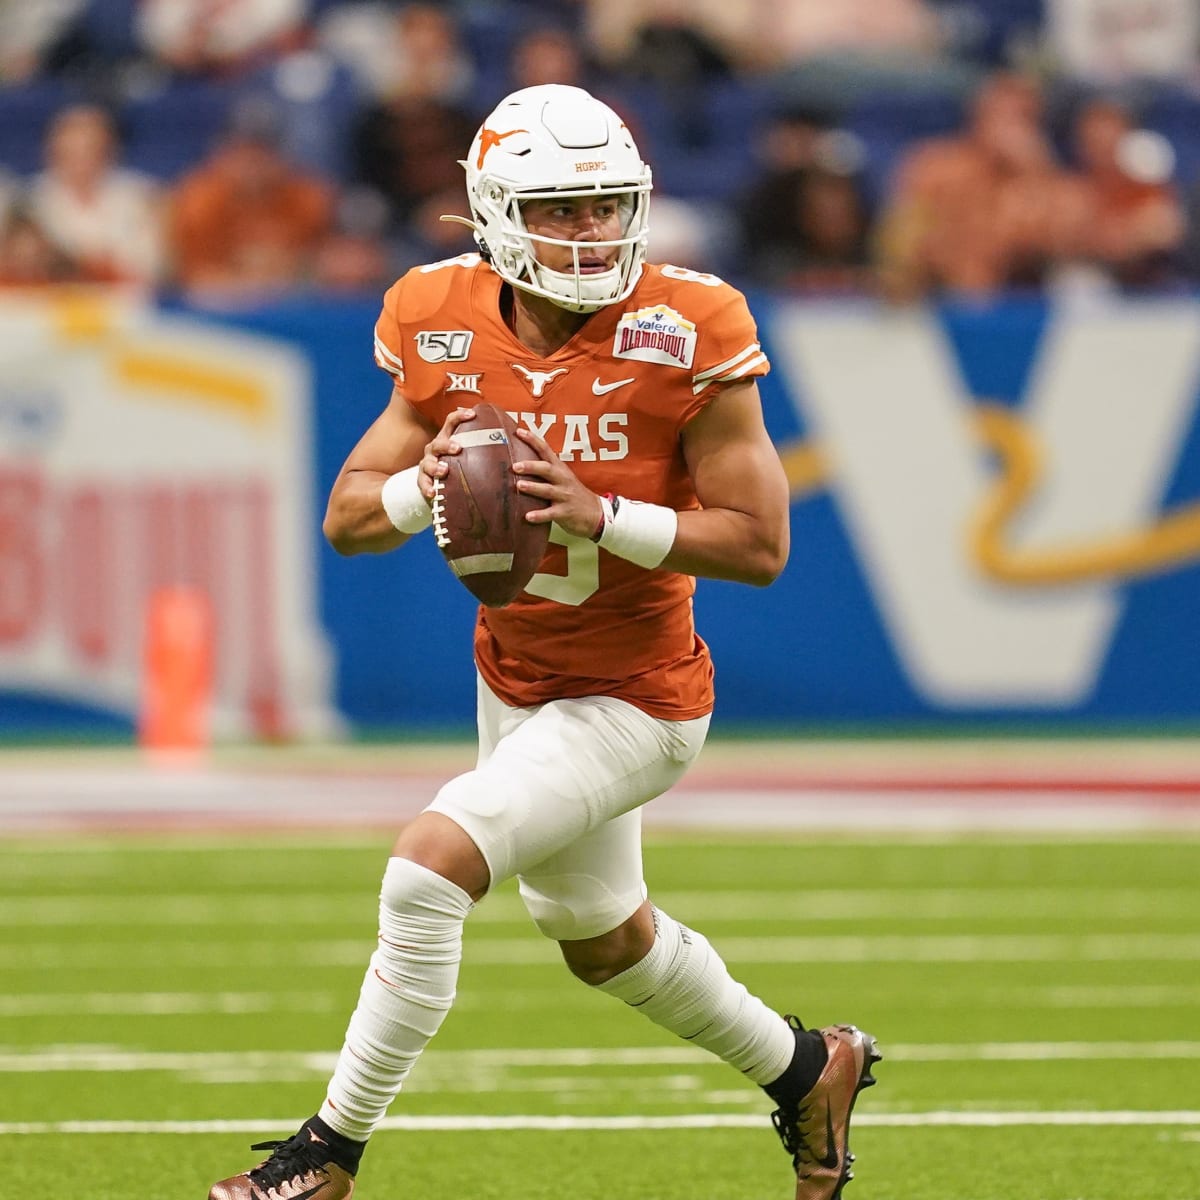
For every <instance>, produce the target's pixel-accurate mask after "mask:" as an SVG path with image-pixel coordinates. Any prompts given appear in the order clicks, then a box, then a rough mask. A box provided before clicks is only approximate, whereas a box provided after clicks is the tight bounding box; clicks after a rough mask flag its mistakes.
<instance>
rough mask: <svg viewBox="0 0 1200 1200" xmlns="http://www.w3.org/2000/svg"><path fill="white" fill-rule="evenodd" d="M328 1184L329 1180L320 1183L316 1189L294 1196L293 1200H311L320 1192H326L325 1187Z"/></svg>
mask: <svg viewBox="0 0 1200 1200" xmlns="http://www.w3.org/2000/svg"><path fill="white" fill-rule="evenodd" d="M328 1182H329V1180H328V1179H324V1180H322V1181H321V1182H320V1183H318V1184H317V1186H316V1187H315V1188H309V1189H308V1191H307V1192H300V1193H299V1194H298V1195H296V1196H293V1197H292V1200H311V1197H313V1196H315V1195H316V1194H317V1193H318V1192H320V1191H323V1190H324V1188H325V1185H326V1184H327V1183H328Z"/></svg>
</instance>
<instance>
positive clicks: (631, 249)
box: [462, 83, 651, 313]
mask: <svg viewBox="0 0 1200 1200" xmlns="http://www.w3.org/2000/svg"><path fill="white" fill-rule="evenodd" d="M462 165H463V166H464V167H465V168H466V172H467V196H468V199H469V201H470V205H471V215H472V217H473V218H474V221H473V222H472V224H473V228H474V230H475V240H476V241H477V242H478V243H479V248H480V251H481V253H482V254H483V255H484V257H485V258H486V259H488V261H489V262H490V263H491V264H492V267H493V268H494V269H495V270H496V272H497V273H498V274H499V275H500V276H501V277H502V278H503V279H505V280H506V281H507V282H508V283H510V284H512V286H513V287H518V288H521V289H523V290H524V291H526V292H531V293H533V294H534V295H535V296H544V297H545V298H546V299H548V300H553V301H554V303H555V304H560V305H562V307H563V308H567V309H570V310H571V311H572V312H581V313H589V312H595V311H596V310H597V309H598V308H603V307H604V306H605V305H606V304H617V303H619V302H620V301H622V300H624V299H625V298H626V297H627V296H628V295H629V293H630V292H632V291H633V289H634V287H635V285H636V284H637V281H638V278H639V276H640V275H641V272H642V263H643V261H644V260H645V257H646V235H647V232H648V227H647V223H646V217H647V210H648V207H649V200H650V186H651V185H650V168H649V167H648V166H647V165H646V164H645V163H644V162H643V161H642V157H641V155H640V154H639V153H638V149H637V147H636V146H635V145H634V143H633V138H632V136H631V135H630V133H629V130H628V129H626V127H625V125H624V123H623V122H622V120H621V118H620V117H619V116H617V114H616V113H615V112H613V110H612V109H611V108H609V107H608V105H607V104H603V103H601V102H600V101H599V100H597V99H596V98H595V97H594V96H592V95H591V94H590V93H589V92H585V91H584V90H583V89H582V88H577V87H567V86H566V85H564V84H558V83H547V84H541V85H539V86H538V87H529V88H523V89H522V90H521V91H519V92H513V93H512V95H510V96H508V97H506V98H505V99H504V100H502V101H501V102H500V104H499V105H498V106H497V107H496V109H495V110H494V111H493V112H492V114H491V115H490V116H489V117H488V118H487V120H486V121H484V123H483V125H482V126H481V127H480V129H479V132H478V133H477V134H476V135H475V140H474V141H473V142H472V143H471V150H470V153H469V156H468V158H467V159H466V161H465V162H463V164H462ZM596 195H608V196H614V197H617V198H618V203H619V209H620V212H621V217H622V223H621V228H622V235H623V236H622V237H621V238H620V239H619V240H617V241H612V242H575V241H561V240H559V239H557V238H549V237H540V236H537V235H535V234H531V233H530V232H529V231H528V230H527V229H526V228H525V222H524V219H523V218H522V216H521V204H522V202H523V201H525V200H533V199H546V198H549V197H561V198H568V197H575V196H596ZM535 243H541V244H545V245H556V246H570V247H572V249H573V254H574V262H575V269H574V270H573V271H569V272H564V271H552V270H550V269H549V268H548V267H545V266H543V265H542V264H541V263H539V262H538V261H537V256H536V254H535V249H536V246H535ZM611 246H616V247H618V254H617V259H616V262H615V263H614V265H613V267H612V268H611V269H610V270H608V271H604V272H600V273H597V274H592V275H587V274H581V273H580V271H579V256H580V253H581V251H582V252H583V253H585V254H586V253H589V252H592V251H594V250H595V249H596V248H597V247H604V248H607V247H611Z"/></svg>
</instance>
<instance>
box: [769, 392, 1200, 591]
mask: <svg viewBox="0 0 1200 1200" xmlns="http://www.w3.org/2000/svg"><path fill="white" fill-rule="evenodd" d="M975 432H976V434H977V435H978V437H979V438H980V440H981V441H982V442H983V444H984V445H985V446H986V447H987V448H988V449H989V450H990V451H991V452H992V453H993V454H995V456H996V458H997V461H998V462H999V466H1000V470H999V473H998V475H997V478H996V482H995V485H994V486H993V487H992V489H991V491H990V492H989V493H988V494H987V495H986V496H985V497H984V499H983V501H982V502H981V504H980V505H979V508H978V509H977V510H976V512H975V513H974V514H973V515H972V517H971V518H970V521H969V523H968V527H967V539H966V545H967V549H968V550H969V552H970V554H971V556H972V559H973V560H974V562H975V563H976V565H977V566H978V567H979V568H980V570H981V571H982V572H983V573H984V574H985V575H987V576H988V577H989V578H990V579H994V580H997V581H998V582H1001V583H1008V584H1012V585H1014V586H1018V587H1040V586H1047V585H1053V584H1065V583H1082V582H1086V581H1089V580H1098V579H1108V580H1132V579H1141V578H1144V577H1145V576H1147V575H1154V574H1160V573H1162V572H1164V571H1169V570H1171V569H1173V568H1177V567H1182V566H1187V565H1190V564H1191V563H1193V562H1197V561H1200V502H1195V503H1191V504H1186V505H1182V506H1180V507H1179V508H1176V509H1175V510H1173V511H1172V512H1169V513H1165V514H1163V515H1162V516H1161V517H1160V518H1159V519H1158V520H1157V521H1156V522H1155V523H1154V524H1153V525H1149V526H1147V527H1146V528H1143V529H1132V530H1127V531H1124V532H1119V533H1114V534H1113V535H1112V536H1111V537H1108V538H1103V539H1099V538H1097V539H1095V540H1093V541H1088V542H1075V543H1064V544H1062V545H1057V546H1042V547H1037V548H1032V549H1030V548H1024V549H1018V548H1016V547H1014V546H1011V545H1009V543H1008V540H1007V536H1006V534H1007V530H1008V528H1009V527H1010V526H1011V524H1012V523H1013V522H1014V521H1015V520H1016V518H1017V517H1018V516H1019V515H1020V513H1021V510H1022V509H1023V508H1024V507H1025V505H1026V504H1027V503H1028V501H1029V500H1030V499H1031V498H1032V497H1033V495H1034V493H1035V492H1036V490H1037V487H1038V484H1039V483H1040V482H1041V480H1042V477H1043V474H1044V470H1045V464H1044V461H1043V455H1042V452H1041V447H1040V446H1039V445H1038V443H1037V439H1036V438H1035V437H1034V435H1033V434H1032V433H1031V432H1030V430H1029V428H1028V427H1027V426H1026V425H1025V424H1024V423H1023V422H1022V421H1021V419H1020V418H1019V417H1018V416H1017V415H1016V414H1015V413H1013V412H1012V411H1011V410H1010V409H1008V408H1005V407H1003V406H1002V405H998V404H983V405H980V406H979V407H978V408H977V409H976V413H975ZM780 458H781V459H782V461H783V467H784V470H785V472H786V473H787V478H788V484H789V486H790V488H791V494H792V499H793V500H805V499H808V498H809V497H811V496H813V495H815V494H816V493H817V492H818V491H819V490H820V489H821V488H823V487H824V486H826V485H827V484H828V482H829V480H830V478H831V477H832V475H833V473H834V472H835V471H836V469H837V467H836V464H835V463H832V462H831V461H830V460H829V458H828V457H827V456H826V455H825V453H824V452H823V451H822V449H821V447H820V446H818V445H815V444H813V443H812V442H807V441H801V442H794V443H792V444H791V445H788V446H784V447H783V448H782V449H781V451H780Z"/></svg>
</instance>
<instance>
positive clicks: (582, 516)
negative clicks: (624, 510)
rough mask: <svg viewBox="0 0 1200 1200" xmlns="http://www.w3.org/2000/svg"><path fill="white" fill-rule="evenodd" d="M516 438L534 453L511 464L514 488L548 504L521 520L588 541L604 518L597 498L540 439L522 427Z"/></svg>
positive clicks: (543, 440) (531, 431)
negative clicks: (550, 525) (550, 523)
mask: <svg viewBox="0 0 1200 1200" xmlns="http://www.w3.org/2000/svg"><path fill="white" fill-rule="evenodd" d="M517 436H518V437H519V438H520V439H521V440H522V441H523V442H525V443H526V445H528V446H530V447H531V448H532V450H533V451H534V454H531V455H530V457H529V458H528V459H524V460H522V461H520V462H514V463H513V471H514V473H515V474H516V475H517V477H518V478H517V488H518V489H519V490H520V491H522V492H524V493H525V494H526V495H529V496H538V497H540V498H541V499H543V500H546V501H548V502H549V503H548V505H547V507H546V508H539V509H535V510H534V511H533V512H531V513H529V514H528V515H527V516H526V518H525V519H526V520H527V521H528V522H529V523H530V524H543V523H545V522H547V521H553V522H554V523H555V524H556V525H557V526H558V527H559V528H560V529H562V530H563V531H564V532H565V533H570V534H573V535H574V536H575V537H584V538H590V537H591V536H592V535H593V534H594V533H595V532H596V529H597V527H598V526H599V524H600V521H601V520H602V519H603V516H604V510H603V508H602V506H601V504H600V497H599V496H597V495H596V493H595V492H593V491H592V490H591V489H590V488H586V487H584V485H583V484H582V483H580V482H579V479H578V477H577V476H576V475H575V472H574V471H572V470H571V468H570V467H568V466H567V464H566V463H564V462H563V461H562V459H560V458H559V457H558V455H557V454H555V453H554V451H553V450H551V449H550V447H549V446H548V445H547V444H546V441H545V439H544V438H542V437H539V436H538V434H536V433H534V432H533V430H531V429H526V428H524V427H522V428H520V429H518V430H517ZM537 455H540V456H541V457H540V458H539V457H536V456H537Z"/></svg>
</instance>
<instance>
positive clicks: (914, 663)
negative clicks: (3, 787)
mask: <svg viewBox="0 0 1200 1200" xmlns="http://www.w3.org/2000/svg"><path fill="white" fill-rule="evenodd" d="M750 301H751V305H752V308H753V311H754V312H755V314H756V316H757V319H758V325H759V333H760V336H761V338H762V342H763V346H764V348H765V349H766V351H767V353H768V354H769V355H770V358H771V362H772V364H773V370H772V372H771V374H770V375H768V376H767V377H766V378H765V379H764V380H763V381H762V383H761V387H760V390H761V393H762V397H763V406H764V412H765V415H766V420H767V426H768V429H769V431H770V433H771V436H772V437H773V439H774V440H775V442H776V444H777V446H778V447H779V450H780V454H781V456H782V458H783V462H784V466H785V469H786V471H787V474H788V478H789V481H790V483H791V489H792V501H793V503H792V553H791V559H790V561H789V563H788V566H787V568H786V570H785V571H784V573H783V575H782V576H781V577H780V578H779V579H778V580H777V581H776V582H775V583H774V584H773V585H772V586H771V587H769V588H765V589H753V588H748V587H745V586H742V585H737V584H729V583H721V582H716V581H711V580H702V581H700V584H699V587H698V589H697V594H696V599H695V607H696V623H697V626H698V628H699V630H700V632H701V634H702V636H703V637H704V638H705V640H706V641H708V642H709V644H710V645H711V646H712V649H713V655H714V659H715V662H716V669H717V718H718V721H719V723H720V725H721V726H722V727H724V728H736V727H737V726H739V725H741V726H742V727H751V728H759V729H762V728H766V727H769V726H770V725H771V724H772V723H774V724H776V725H777V726H778V727H780V728H786V727H789V726H792V727H796V726H806V727H820V726H823V725H831V726H836V725H842V726H852V727H854V728H869V727H872V726H886V725H888V724H908V725H920V724H926V725H928V726H930V727H936V728H937V729H939V730H942V729H947V728H954V727H959V728H970V729H982V728H988V727H994V728H999V727H1003V728H1012V727H1013V726H1014V724H1019V725H1020V726H1021V728H1023V729H1031V728H1041V727H1045V728H1047V729H1050V730H1054V729H1068V728H1069V729H1070V730H1072V731H1075V730H1089V729H1090V730H1095V731H1104V730H1106V729H1112V728H1114V727H1115V725H1117V724H1120V725H1121V726H1123V727H1126V728H1127V727H1129V726H1136V727H1139V728H1143V729H1147V730H1159V729H1164V728H1167V727H1169V726H1172V725H1174V726H1175V727H1178V728H1188V729H1191V728H1195V727H1196V725H1197V722H1200V638H1198V637H1196V635H1195V628H1196V623H1197V613H1198V612H1200V302H1197V300H1195V299H1193V298H1189V297H1176V298H1172V299H1169V300H1148V299H1138V300H1134V299H1120V298H1112V297H1099V296H1097V297H1090V298H1087V299H1086V300H1081V299H1078V298H1075V299H1072V300H1071V301H1070V302H1068V301H1066V300H1057V301H1046V300H1043V299H1036V298H1030V299H1011V298H1010V299H1006V300H998V301H994V302H988V303H979V304H975V305H967V304H963V305H943V306H931V307H923V308H915V309H910V310H903V311H901V310H892V309H886V308H882V307H880V306H878V305H874V304H870V303H866V302H850V301H846V302H821V301H816V300H803V301H800V300H794V299H787V298H784V297H782V296H779V295H771V294H766V293H760V294H753V293H752V294H751V295H750ZM377 315H378V301H377V300H376V299H374V298H371V297H366V298H363V299H362V300H358V301H349V300H346V301H338V302H334V301H330V300H322V299H318V298H305V297H293V298H289V299H288V300H287V301H286V302H281V303H279V304H276V305H271V306H263V307H261V308H255V309H246V310H243V311H240V312H236V313H226V314H222V315H221V316H219V317H218V316H217V315H216V314H214V313H211V312H209V313H202V312H189V311H186V310H184V311H178V312H167V311H162V310H155V309H149V308H140V307H137V306H136V305H124V306H123V305H121V304H120V303H119V302H117V301H113V300H110V301H108V302H105V303H99V302H98V301H96V300H88V299H87V298H78V299H76V300H74V301H70V300H65V299H61V300H58V301H49V300H46V301H37V302H31V301H29V300H24V299H22V300H21V301H19V302H18V301H16V300H8V301H0V364H2V366H0V731H2V730H4V729H5V728H6V727H7V726H12V725H16V726H19V725H20V724H21V722H22V720H23V719H24V720H25V722H26V724H27V725H28V724H29V723H30V721H32V720H33V717H36V720H37V722H40V724H41V725H42V726H43V727H45V726H47V725H49V726H54V725H55V723H57V722H60V721H65V720H66V719H67V717H68V715H69V714H68V712H67V706H71V705H73V706H75V708H74V716H75V718H78V719H82V718H81V717H80V714H82V713H85V712H87V711H92V712H98V713H107V714H113V713H115V714H118V715H120V716H122V717H123V718H124V719H125V720H126V721H127V722H131V721H133V720H134V718H135V717H136V715H137V710H136V706H137V703H138V695H139V686H140V672H141V666H142V659H141V655H142V638H143V632H144V628H145V625H146V617H147V605H148V597H150V596H152V595H154V594H157V593H159V592H161V591H162V589H163V588H166V587H170V586H172V585H181V586H184V587H192V586H200V587H202V588H203V589H204V590H205V593H206V594H207V595H208V596H209V599H210V607H211V612H212V623H213V627H214V633H215V645H214V655H213V682H214V687H215V694H216V698H217V709H218V711H217V712H216V713H214V721H213V733H214V734H215V735H216V736H221V735H222V734H225V733H232V734H234V735H237V734H255V733H257V734H260V735H261V734H265V735H274V734H284V735H286V734H288V733H321V732H325V731H328V730H331V729H334V728H335V727H336V723H337V721H338V720H339V719H341V718H345V719H346V720H348V721H349V722H351V723H353V724H354V725H355V726H356V727H358V728H369V727H374V728H377V729H381V730H389V729H397V730H414V731H422V730H423V731H426V732H436V731H439V730H443V729H447V728H451V727H453V728H455V729H459V730H465V729H467V728H468V727H469V725H470V723H471V721H472V718H473V713H474V706H475V677H474V671H473V667H472V663H471V626H472V620H473V616H474V611H475V606H474V604H473V602H472V600H471V597H470V596H469V595H468V594H467V592H466V590H465V589H464V588H463V587H462V586H461V585H460V584H459V583H458V582H457V581H456V580H455V579H454V577H453V576H452V575H451V573H450V572H449V571H448V570H447V569H446V565H445V563H444V561H443V560H442V558H441V556H440V554H439V553H438V552H437V549H436V547H435V545H434V543H433V539H432V538H431V537H419V538H415V539H414V540H413V542H412V544H411V545H408V546H405V547H404V548H403V549H402V550H401V551H399V552H398V553H395V554H384V555H363V556H359V557H356V558H351V559H344V558H339V557H338V556H337V555H335V554H334V553H333V551H332V550H330V549H329V548H328V547H327V546H326V545H325V544H324V540H323V539H322V537H321V529H320V521H321V509H322V507H323V501H324V493H325V489H326V488H327V487H328V486H329V483H330V482H331V481H332V479H333V478H334V477H335V475H336V473H337V471H338V469H339V467H340V466H341V464H342V462H343V461H344V459H345V457H346V454H347V453H348V452H349V450H350V448H351V447H352V446H353V445H354V443H355V442H356V440H357V439H358V437H359V436H360V435H361V433H362V431H363V430H364V429H366V428H367V426H368V425H370V424H371V422H372V421H373V420H374V419H375V418H376V417H377V416H378V415H379V413H380V412H381V411H382V410H383V408H384V407H385V405H386V404H387V400H388V396H389V394H390V390H391V385H390V380H389V379H388V378H387V377H386V376H385V375H384V374H383V372H381V371H380V370H379V369H378V368H377V367H376V366H375V364H374V358H373V353H372V330H373V326H374V322H375V318H376V316H377ZM327 646H328V647H329V649H327ZM35 710H37V711H35ZM31 713H32V714H33V717H31V716H30V714H31ZM22 714H24V717H23V716H22Z"/></svg>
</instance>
